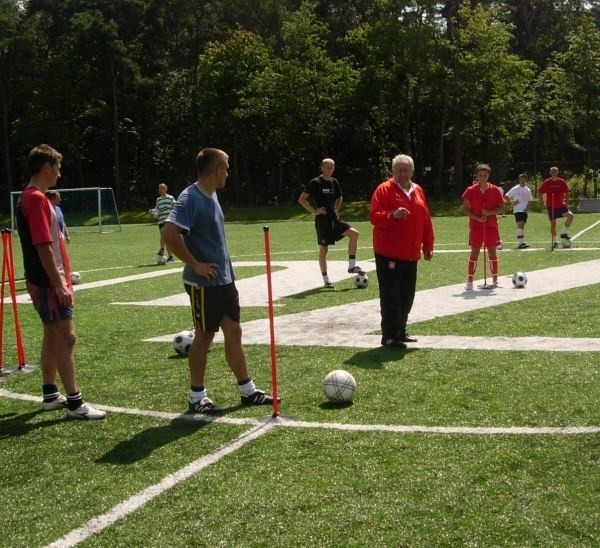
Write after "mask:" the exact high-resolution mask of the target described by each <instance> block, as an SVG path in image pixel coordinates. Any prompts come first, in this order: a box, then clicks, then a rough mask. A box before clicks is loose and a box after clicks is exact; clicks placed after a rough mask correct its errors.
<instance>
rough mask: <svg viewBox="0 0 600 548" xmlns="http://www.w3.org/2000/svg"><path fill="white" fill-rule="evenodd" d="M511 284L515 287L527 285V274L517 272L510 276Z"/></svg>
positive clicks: (519, 287)
mask: <svg viewBox="0 0 600 548" xmlns="http://www.w3.org/2000/svg"><path fill="white" fill-rule="evenodd" d="M512 283H513V286H514V287H516V288H517V289H521V288H523V287H525V286H526V285H527V275H526V274H525V272H517V273H516V274H514V275H513V277H512Z"/></svg>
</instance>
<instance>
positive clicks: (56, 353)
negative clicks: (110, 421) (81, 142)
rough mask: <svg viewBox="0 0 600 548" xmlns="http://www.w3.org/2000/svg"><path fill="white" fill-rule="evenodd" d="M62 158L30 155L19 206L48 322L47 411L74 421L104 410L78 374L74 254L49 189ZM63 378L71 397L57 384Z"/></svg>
mask: <svg viewBox="0 0 600 548" xmlns="http://www.w3.org/2000/svg"><path fill="white" fill-rule="evenodd" d="M61 162H62V154H60V153H59V152H58V151H56V150H54V149H53V148H52V147H50V146H48V145H39V146H37V147H35V148H33V149H32V150H31V152H30V153H29V171H30V174H31V178H30V180H29V184H28V185H27V187H25V190H24V191H23V194H22V195H21V199H20V201H19V204H18V205H17V226H18V229H19V237H20V240H21V248H22V250H23V265H24V267H25V278H26V280H27V291H28V293H29V295H30V297H31V300H32V302H33V306H34V308H35V309H36V311H37V313H38V314H39V316H40V318H41V320H42V324H43V338H42V353H41V366H42V393H43V401H42V409H43V410H44V411H53V410H55V409H66V410H67V417H69V418H74V419H87V420H92V419H103V418H104V415H105V413H104V411H100V410H98V409H94V408H93V407H92V406H91V405H88V404H87V403H84V401H83V398H82V396H81V392H80V391H79V387H78V385H77V379H76V374H75V356H74V353H73V349H74V347H75V338H76V337H75V326H74V325H73V306H74V301H73V288H72V287H71V271H70V270H71V269H70V266H69V255H68V253H67V246H66V244H65V239H64V236H63V233H62V232H61V231H60V227H59V223H58V217H57V216H56V211H55V210H54V208H53V207H52V205H51V204H50V201H49V200H48V198H47V197H46V195H45V193H46V191H47V190H48V189H49V188H51V187H54V186H56V181H57V180H58V178H59V177H60V164H61ZM57 374H58V375H60V379H61V381H62V384H63V387H64V389H65V391H66V392H67V397H65V396H63V395H62V394H61V393H60V391H59V390H58V386H57V384H56V380H57Z"/></svg>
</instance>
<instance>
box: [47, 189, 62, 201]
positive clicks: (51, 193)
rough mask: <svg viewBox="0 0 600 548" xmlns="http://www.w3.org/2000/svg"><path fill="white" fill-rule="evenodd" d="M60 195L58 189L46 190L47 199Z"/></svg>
mask: <svg viewBox="0 0 600 548" xmlns="http://www.w3.org/2000/svg"><path fill="white" fill-rule="evenodd" d="M59 196H60V192H58V190H46V198H48V199H49V200H54V198H58V197H59Z"/></svg>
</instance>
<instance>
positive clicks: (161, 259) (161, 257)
mask: <svg viewBox="0 0 600 548" xmlns="http://www.w3.org/2000/svg"><path fill="white" fill-rule="evenodd" d="M156 264H167V258H166V257H165V256H164V255H157V256H156Z"/></svg>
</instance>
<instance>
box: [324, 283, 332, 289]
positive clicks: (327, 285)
mask: <svg viewBox="0 0 600 548" xmlns="http://www.w3.org/2000/svg"><path fill="white" fill-rule="evenodd" d="M323 288H324V289H333V284H332V283H331V282H325V283H324V284H323Z"/></svg>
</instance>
